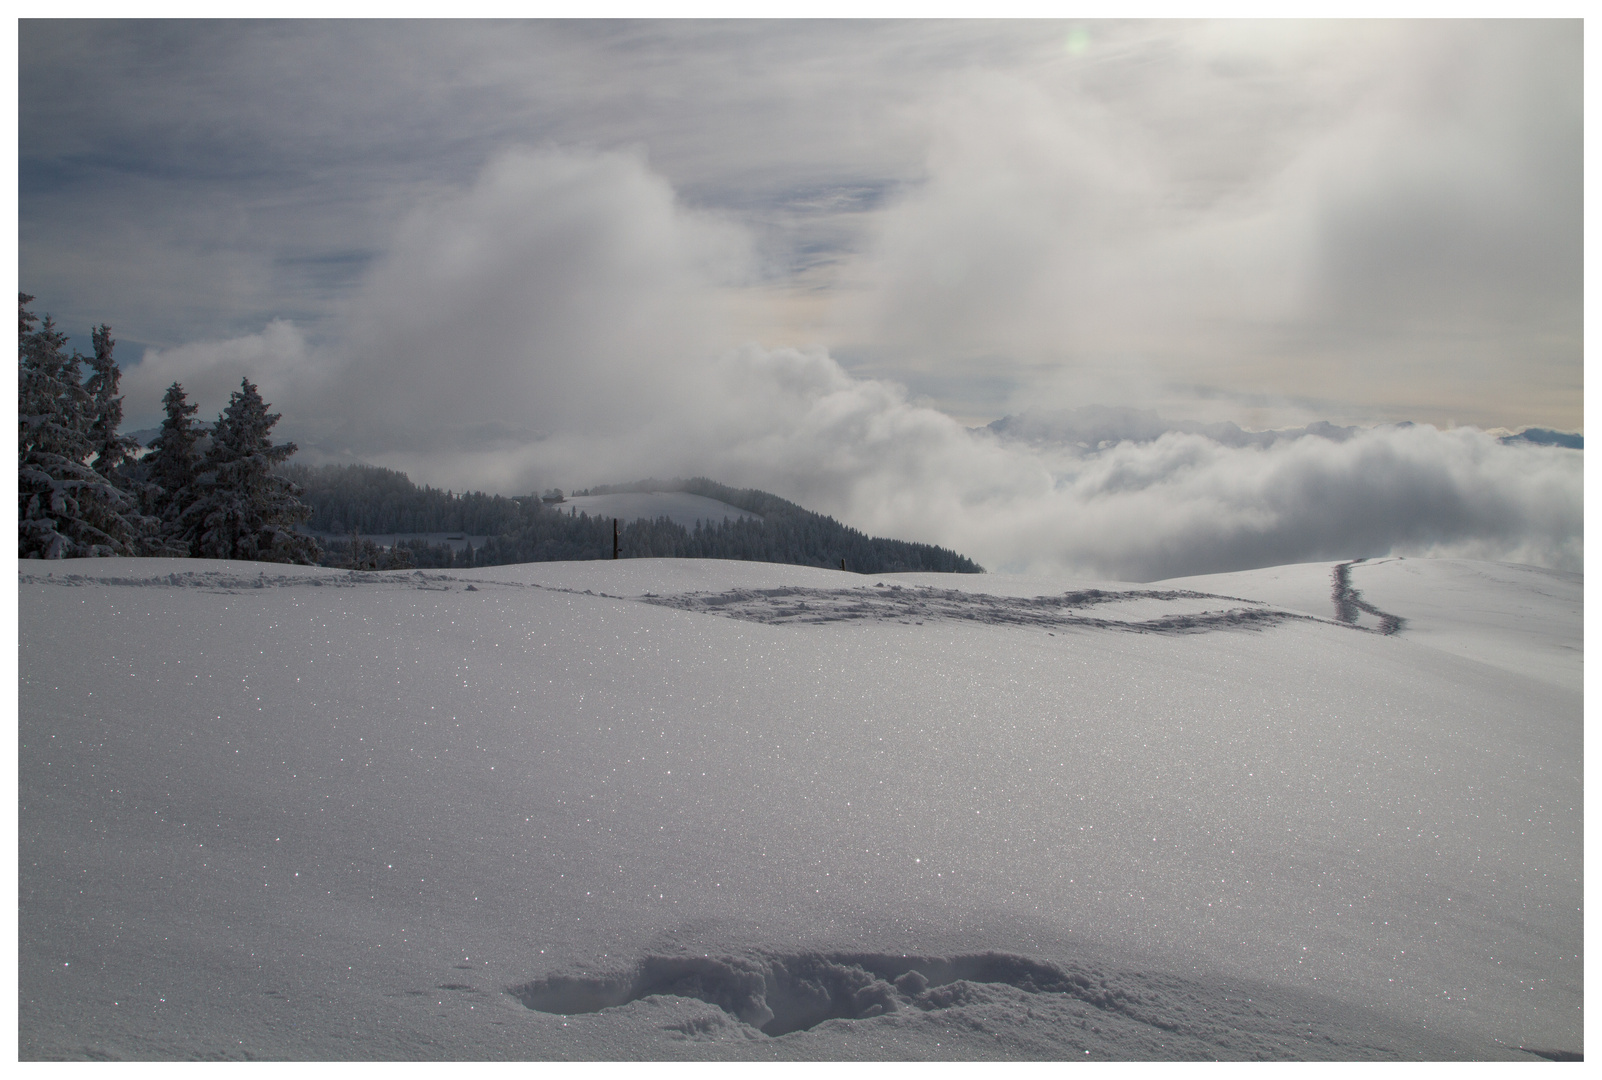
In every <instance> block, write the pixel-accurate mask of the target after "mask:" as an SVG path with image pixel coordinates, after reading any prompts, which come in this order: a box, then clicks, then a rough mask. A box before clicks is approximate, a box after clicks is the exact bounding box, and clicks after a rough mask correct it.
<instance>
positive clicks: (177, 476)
mask: <svg viewBox="0 0 1602 1080" xmlns="http://www.w3.org/2000/svg"><path fill="white" fill-rule="evenodd" d="M161 405H162V408H163V409H164V410H165V411H166V414H167V415H166V417H165V418H164V419H163V420H162V421H161V430H160V432H158V433H157V435H156V437H155V438H154V439H152V440H150V452H149V453H147V454H146V455H145V456H144V457H143V458H141V459H140V461H139V466H140V471H141V472H142V473H143V474H144V477H145V480H146V485H145V488H144V491H143V492H142V495H143V502H144V506H145V512H146V513H148V514H150V515H152V516H153V517H155V518H156V519H157V520H158V521H159V522H160V534H161V537H162V539H163V543H164V544H165V545H166V547H167V551H166V552H165V553H166V554H171V555H176V556H184V555H188V554H189V542H188V540H186V539H184V536H183V534H184V523H183V511H184V508H185V507H186V506H188V504H189V502H190V500H191V499H192V498H193V497H194V490H193V489H194V485H195V477H196V474H197V466H198V464H199V458H200V455H199V451H197V450H196V449H195V444H196V443H198V442H199V441H200V427H199V425H198V424H196V423H195V421H194V419H193V417H194V414H195V412H196V411H198V410H199V408H200V406H198V405H191V404H189V401H188V398H187V397H186V396H185V394H184V388H183V386H182V384H180V383H176V382H175V383H173V384H172V385H171V386H169V387H167V393H166V394H165V395H164V396H163V397H162V399H161Z"/></svg>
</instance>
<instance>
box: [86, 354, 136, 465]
mask: <svg viewBox="0 0 1602 1080" xmlns="http://www.w3.org/2000/svg"><path fill="white" fill-rule="evenodd" d="M91 336H92V339H93V341H94V348H95V354H94V356H93V357H92V358H90V360H89V367H90V372H89V378H88V380H87V381H85V383H84V386H83V388H84V390H85V391H86V392H87V393H88V394H89V398H90V423H89V440H90V443H91V445H92V446H93V447H94V454H95V457H94V460H93V461H91V462H90V463H89V464H90V467H91V468H92V469H94V471H95V472H97V473H99V474H100V475H101V476H104V477H105V478H106V479H108V480H110V481H111V482H112V483H117V479H118V478H117V467H118V466H119V465H121V464H122V463H123V462H124V461H126V460H127V459H128V458H129V456H131V455H132V454H133V452H134V451H135V450H136V449H137V448H138V446H139V444H138V443H137V442H136V441H135V440H134V439H132V438H131V437H129V436H127V435H119V434H117V429H118V428H120V427H121V426H122V396H121V395H120V394H118V393H117V388H118V385H119V384H120V383H121V382H122V370H121V369H120V368H118V367H117V361H116V360H115V359H113V358H112V350H113V349H114V348H115V347H116V344H117V343H116V342H115V341H113V340H112V338H111V327H109V326H107V325H105V324H104V323H102V324H101V325H100V326H98V327H96V328H95V330H94V332H93V334H92V335H91Z"/></svg>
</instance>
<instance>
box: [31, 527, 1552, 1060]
mask: <svg viewBox="0 0 1602 1080" xmlns="http://www.w3.org/2000/svg"><path fill="white" fill-rule="evenodd" d="M1332 572H1333V566H1332V565H1331V564H1317V565H1310V566H1304V567H1283V568H1277V569H1273V570H1262V571H1254V572H1250V573H1242V574H1229V575H1220V576H1217V577H1211V578H1197V579H1189V580H1187V581H1184V582H1164V583H1155V584H1146V585H1128V584H1123V585H1119V584H1115V583H1106V582H1063V581H1055V580H1044V579H1035V580H1028V579H1020V578H1007V577H1002V576H996V575H940V574H905V575H885V576H882V577H873V576H861V575H855V574H845V573H839V572H835V571H828V570H821V569H813V568H806V567H794V566H775V565H769V564H759V563H740V562H721V561H711V560H700V561H691V560H684V561H679V560H630V561H622V562H590V563H540V564H526V565H521V566H509V567H495V568H488V569H483V570H470V571H450V572H435V571H423V572H404V571H396V572H391V573H380V574H364V575H356V574H351V573H348V572H345V571H339V570H330V569H322V568H312V567H281V566H263V565H261V564H251V563H237V562H205V561H199V560H118V559H106V560H83V561H73V562H67V563H54V564H41V563H31V564H30V563H25V564H23V565H22V567H21V570H20V575H19V577H20V586H19V593H20V598H19V608H20V620H19V621H20V641H19V672H20V692H19V705H20V712H19V717H20V719H19V729H20V730H19V788H20V792H19V796H20V797H19V835H18V845H19V848H18V853H19V895H20V917H19V921H20V933H19V951H18V958H19V1002H20V1004H19V1052H20V1054H21V1056H22V1057H23V1058H55V1057H63V1058H84V1057H127V1058H153V1057H154V1058H167V1057H173V1058H186V1057H202V1058H205V1057H232V1058H242V1057H266V1058H285V1057H288V1058H314V1059H328V1058H388V1057H396V1058H484V1057H516V1058H597V1057H630V1058H679V1057H682V1058H715V1057H736V1058H758V1059H766V1058H819V1057H826V1058H937V1059H938V1058H1004V1057H1050V1058H1068V1059H1078V1060H1095V1059H1105V1058H1192V1057H1203V1058H1204V1057H1222V1058H1251V1057H1273V1058H1277V1057H1312V1058H1317V1057H1325V1058H1384V1057H1396V1056H1402V1057H1431V1058H1443V1057H1508V1058H1515V1059H1524V1060H1538V1059H1537V1058H1536V1057H1535V1056H1533V1055H1532V1054H1531V1053H1530V1052H1529V1050H1538V1051H1545V1052H1546V1053H1548V1054H1553V1053H1559V1052H1568V1053H1573V1052H1579V1051H1582V1050H1583V1047H1582V1045H1581V1041H1582V1040H1581V912H1580V906H1581V852H1582V849H1581V695H1580V685H1579V679H1578V674H1579V648H1580V642H1581V632H1580V618H1579V614H1580V591H1581V590H1580V581H1579V579H1578V578H1576V577H1574V576H1566V575H1560V574H1552V573H1547V572H1543V571H1537V570H1530V569H1529V568H1524V567H1512V566H1506V565H1500V564H1484V563H1473V562H1465V561H1445V560H1443V561H1430V560H1394V561H1387V562H1383V563H1381V562H1375V563H1358V564H1355V565H1352V566H1350V567H1349V568H1348V571H1347V573H1348V580H1349V584H1350V585H1351V586H1352V587H1354V588H1355V589H1356V590H1358V591H1359V592H1360V593H1361V596H1362V597H1363V599H1364V601H1365V602H1366V603H1368V604H1369V605H1370V606H1371V607H1373V608H1375V609H1378V610H1382V611H1384V612H1386V613H1389V614H1391V615H1394V616H1397V617H1399V618H1400V619H1402V620H1403V621H1402V623H1401V630H1400V631H1399V632H1397V633H1393V634H1389V635H1386V634H1381V633H1378V632H1374V630H1373V629H1372V628H1371V627H1372V625H1373V624H1372V621H1370V622H1368V623H1365V622H1363V621H1362V620H1360V621H1359V624H1358V625H1357V626H1355V627H1354V626H1350V625H1343V624H1341V623H1339V622H1337V621H1336V619H1335V608H1334V606H1333V604H1332V601H1331V588H1332V586H1331V582H1332ZM898 586H899V588H897V587H898ZM1097 590H1099V591H1100V592H1099V594H1098V593H1097V592H1096V591H1097ZM1114 592H1118V593H1124V594H1130V595H1123V596H1109V595H1106V594H1108V593H1114ZM1068 593H1073V594H1075V595H1074V596H1071V597H1068V596H1065V595H1064V594H1068ZM1197 594H1207V595H1197ZM1040 597H1054V598H1055V599H1052V600H1039V599H1037V598H1040ZM1232 613H1233V614H1232ZM1243 613H1244V614H1243ZM1365 618H1367V616H1365ZM1519 1047H1525V1048H1529V1050H1520V1049H1518V1048H1519Z"/></svg>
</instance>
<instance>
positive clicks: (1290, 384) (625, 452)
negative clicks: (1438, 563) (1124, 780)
mask: <svg viewBox="0 0 1602 1080" xmlns="http://www.w3.org/2000/svg"><path fill="white" fill-rule="evenodd" d="M19 64H20V72H19V153H20V173H19V175H20V197H19V203H20V212H19V244H20V253H19V272H20V281H21V287H22V289H23V290H25V291H26V292H29V293H32V294H34V295H35V296H37V297H38V300H37V301H36V303H35V310H36V311H38V312H39V313H41V314H42V313H45V312H49V313H50V314H52V315H54V316H55V318H56V319H57V320H58V322H60V323H61V324H62V325H63V327H64V328H65V329H67V330H68V331H69V332H70V333H72V334H74V335H78V336H81V337H83V338H85V339H87V336H88V333H89V328H90V326H91V325H95V324H99V323H101V322H106V323H109V324H110V325H111V326H112V328H113V332H114V334H115V336H116V337H117V338H118V340H119V342H120V345H119V351H118V355H119V357H120V358H121V360H122V362H123V364H124V367H125V372H126V374H125V378H124V382H123V387H124V390H125V392H126V415H127V423H126V424H125V429H139V428H143V427H150V426H154V425H155V424H156V423H157V422H158V421H159V416H160V413H159V402H160V398H161V394H162V392H163V391H164V390H165V388H166V387H167V386H168V385H169V384H170V383H172V382H173V381H174V380H178V381H180V382H182V383H183V385H184V386H185V387H186V389H187V390H188V391H189V393H190V395H191V399H192V400H194V401H197V402H198V403H199V404H200V406H201V416H202V418H205V417H207V416H215V415H216V413H217V411H218V410H220V409H221V407H222V406H223V405H224V404H225V402H226V398H227V394H228V392H229V390H230V389H233V388H237V386H238V385H239V380H240V378H241V377H245V376H248V377H249V378H251V379H252V380H254V381H256V382H257V383H259V385H260V386H261V389H262V392H263V394H264V395H265V396H266V397H267V399H268V400H269V401H271V402H272V403H273V406H274V408H275V410H277V411H280V412H282V414H283V417H284V419H283V421H282V423H281V425H280V427H279V432H280V433H281V434H282V435H284V436H286V437H289V438H293V439H295V440H296V441H297V442H298V443H299V444H300V446H301V449H302V454H301V457H300V459H299V460H305V461H310V462H317V461H363V462H367V463H371V464H376V465H384V466H388V467H392V468H398V469H401V470H403V471H405V472H407V473H408V474H409V475H410V476H411V477H412V478H413V479H414V480H416V481H418V482H424V483H430V484H434V485H436V486H440V487H451V488H455V489H458V490H460V489H464V488H476V489H481V490H487V491H493V492H500V493H505V494H518V493H526V492H528V491H530V490H535V489H541V488H544V487H546V486H552V485H560V486H562V487H564V488H578V487H587V486H590V485H593V484H597V483H612V482H620V481H628V480H634V479H639V478H641V477H645V476H658V477H662V478H668V477H672V476H692V475H705V476H709V477H712V478H714V479H716V480H719V481H721V482H723V483H728V484H734V485H740V486H752V487H760V488H763V489H766V490H769V491H772V492H774V493H776V494H779V495H782V496H784V497H786V498H790V499H794V500H796V501H798V502H801V503H802V504H804V505H806V506H808V507H809V508H811V509H815V510H819V511H822V512H824V513H829V514H833V515H835V516H837V517H839V518H840V519H841V520H843V521H845V522H846V523H848V524H851V525H853V526H856V527H859V528H862V529H865V530H867V531H870V532H874V533H878V534H881V535H891V536H895V537H898V538H901V539H907V540H917V541H926V542H934V543H939V544H942V545H946V546H949V547H952V548H955V549H957V550H959V551H961V552H963V553H964V554H967V555H970V556H972V557H973V558H975V559H977V560H979V561H980V562H981V563H983V564H985V565H986V566H987V567H989V568H990V569H993V570H1029V571H1033V572H1036V573H1090V574H1098V575H1102V576H1106V577H1116V578H1124V579H1131V580H1149V579H1156V578H1162V577H1171V576H1177V575H1181V574H1198V573H1210V572H1217V571H1225V570H1237V569H1245V568H1249V567H1253V566H1266V565H1274V564H1279V563H1292V562H1301V561H1312V560H1318V559H1332V558H1350V557H1358V556H1364V555H1383V554H1387V553H1398V554H1422V555H1428V554H1437V555H1457V556H1466V557H1471V558H1489V559H1504V560H1511V561H1519V562H1527V563H1533V564H1537V565H1542V566H1548V567H1554V568H1559V569H1566V570H1579V569H1581V568H1582V567H1581V560H1582V555H1581V539H1582V530H1581V517H1582V513H1581V511H1582V490H1581V489H1582V484H1581V457H1582V453H1581V452H1579V451H1576V450H1573V449H1569V448H1564V447H1558V446H1543V445H1536V444H1533V443H1531V442H1528V441H1513V442H1505V441H1503V439H1504V438H1505V437H1506V436H1509V435H1511V434H1515V433H1518V432H1520V431H1522V430H1524V429H1526V428H1530V427H1537V428H1543V429H1549V430H1556V431H1563V432H1571V433H1572V432H1579V431H1580V430H1581V428H1582V395H1581V388H1582V375H1583V370H1582V344H1581V342H1582V337H1581V335H1582V314H1583V306H1582V218H1583V193H1582V192H1583V189H1582V150H1583V136H1582V81H1583V79H1582V74H1583V57H1582V32H1581V23H1580V22H1579V21H1577V20H1576V21H1559V22H1543V21H1531V22H1453V21H1431V22H1334V23H1324V22H1288V23H1271V24H1263V23H1248V22H1187V23H1162V22H1143V21H1137V22H1035V21H1007V22H971V21H962V22H956V21H952V22H947V21H906V22H855V21H842V22H834V21H819V22H784V21H776V22H770V21H751V22H701V21H674V22H631V21H605V22H583V21H570V22H516V23H483V22H466V23H457V22H440V23H432V22H422V23H411V22H408V23H390V22H272V23H243V22H138V21H129V22H93V21H70V22H69V21H40V20H25V21H23V22H22V23H21V25H20V31H19ZM1003 417H1011V418H1012V419H1011V420H1010V421H1008V422H1007V423H1004V424H999V425H997V426H996V427H994V428H990V427H987V425H990V424H992V422H994V421H998V420H1001V419H1002V418H1003ZM1230 425H1234V427H1233V428H1231V427H1230ZM1330 425H1333V426H1330ZM1268 431H1277V432H1280V433H1281V434H1280V435H1276V436H1266V437H1247V436H1248V435H1249V433H1254V432H1268ZM1236 432H1239V433H1240V435H1239V436H1237V434H1236Z"/></svg>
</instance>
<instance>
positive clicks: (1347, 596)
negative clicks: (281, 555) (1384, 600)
mask: <svg viewBox="0 0 1602 1080" xmlns="http://www.w3.org/2000/svg"><path fill="white" fill-rule="evenodd" d="M1365 562H1368V560H1367V559H1353V560H1351V561H1350V562H1343V563H1336V564H1335V568H1334V570H1333V571H1332V572H1331V575H1330V576H1331V578H1332V581H1333V588H1332V589H1331V590H1330V599H1331V600H1332V601H1334V603H1335V618H1336V619H1337V620H1339V621H1340V622H1343V623H1345V624H1347V625H1348V626H1357V625H1358V622H1357V620H1358V616H1359V615H1360V614H1367V615H1372V616H1374V617H1375V618H1376V619H1378V620H1379V629H1378V630H1377V631H1376V632H1377V633H1380V634H1394V633H1396V632H1397V631H1398V630H1400V629H1402V627H1403V625H1404V624H1405V623H1406V620H1405V619H1403V618H1402V617H1401V616H1399V615H1392V614H1390V613H1389V612H1386V611H1381V610H1380V609H1379V608H1377V607H1375V606H1374V605H1373V604H1370V603H1369V602H1368V601H1367V600H1364V599H1363V594H1362V592H1361V591H1360V590H1359V589H1358V588H1357V587H1356V586H1354V585H1353V584H1352V567H1354V566H1356V565H1358V564H1359V563H1365ZM1361 629H1364V630H1366V629H1368V627H1361Z"/></svg>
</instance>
